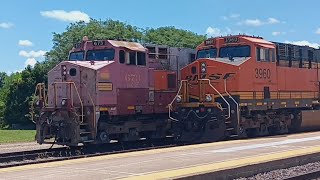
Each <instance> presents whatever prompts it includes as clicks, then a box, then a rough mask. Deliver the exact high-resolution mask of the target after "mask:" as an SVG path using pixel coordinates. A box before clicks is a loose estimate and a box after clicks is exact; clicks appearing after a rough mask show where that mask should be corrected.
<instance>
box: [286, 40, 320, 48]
mask: <svg viewBox="0 0 320 180" xmlns="http://www.w3.org/2000/svg"><path fill="white" fill-rule="evenodd" d="M284 43H289V44H295V45H298V46H310V47H313V48H319V46H320V44H318V43H311V42H309V41H306V40H302V41H285V42H284Z"/></svg>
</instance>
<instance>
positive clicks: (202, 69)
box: [201, 62, 207, 73]
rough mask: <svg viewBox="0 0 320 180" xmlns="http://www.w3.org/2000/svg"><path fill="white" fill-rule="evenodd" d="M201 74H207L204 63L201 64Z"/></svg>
mask: <svg viewBox="0 0 320 180" xmlns="http://www.w3.org/2000/svg"><path fill="white" fill-rule="evenodd" d="M201 72H202V73H205V72H207V65H206V63H204V62H203V63H201Z"/></svg>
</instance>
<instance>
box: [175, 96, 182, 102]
mask: <svg viewBox="0 0 320 180" xmlns="http://www.w3.org/2000/svg"><path fill="white" fill-rule="evenodd" d="M181 101H182V97H181V96H179V95H178V96H177V97H176V102H177V103H181Z"/></svg>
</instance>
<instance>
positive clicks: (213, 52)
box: [197, 48, 217, 59]
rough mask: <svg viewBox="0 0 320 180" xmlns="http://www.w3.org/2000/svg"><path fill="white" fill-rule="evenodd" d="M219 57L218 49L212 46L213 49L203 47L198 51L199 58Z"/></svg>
mask: <svg viewBox="0 0 320 180" xmlns="http://www.w3.org/2000/svg"><path fill="white" fill-rule="evenodd" d="M215 57H217V49H216V48H211V49H203V50H200V51H198V53H197V59H199V58H215Z"/></svg>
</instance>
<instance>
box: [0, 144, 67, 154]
mask: <svg viewBox="0 0 320 180" xmlns="http://www.w3.org/2000/svg"><path fill="white" fill-rule="evenodd" d="M50 147H51V145H50V144H43V145H39V144H37V143H36V142H27V143H12V144H9V143H8V144H0V154H4V153H11V152H20V151H33V150H39V149H49V148H50ZM56 147H61V146H59V145H54V146H53V148H56Z"/></svg>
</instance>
